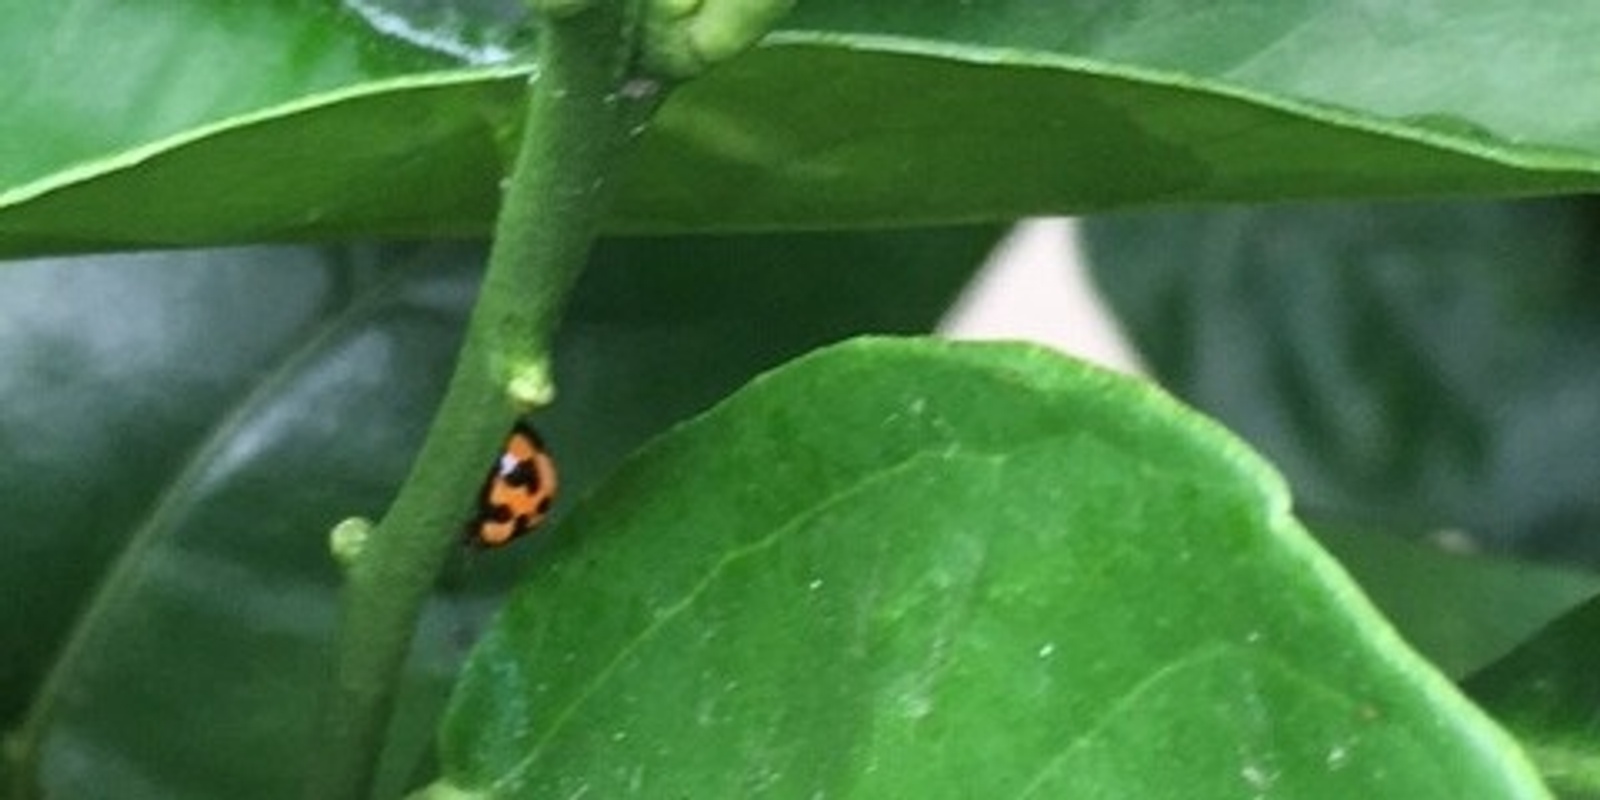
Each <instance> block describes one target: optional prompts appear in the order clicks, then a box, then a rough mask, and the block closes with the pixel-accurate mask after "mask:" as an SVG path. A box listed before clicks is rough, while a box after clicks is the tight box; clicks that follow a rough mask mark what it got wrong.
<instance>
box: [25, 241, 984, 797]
mask: <svg viewBox="0 0 1600 800" xmlns="http://www.w3.org/2000/svg"><path fill="white" fill-rule="evenodd" d="M993 237H994V232H993V231H988V230H965V231H925V232H907V233H899V234H872V235H833V236H804V237H746V238H741V239H728V240H718V239H703V240H693V239H691V240H677V241H673V242H657V241H646V240H635V241H628V242H621V243H608V244H606V245H604V246H602V247H601V248H600V251H599V253H598V254H597V256H596V264H595V266H594V267H593V268H592V270H591V273H590V278H589V279H588V280H587V281H585V283H584V284H583V285H582V287H580V290H579V292H578V295H577V297H576V298H575V300H574V303H573V309H572V317H573V324H572V326H571V327H570V328H569V330H568V331H567V333H566V336H565V339H564V342H563V349H562V353H563V355H562V358H561V359H560V363H559V369H560V372H561V376H562V384H561V386H562V399H561V402H560V403H559V404H558V406H557V408H556V409H555V410H554V411H553V412H552V413H550V414H548V415H546V416H545V417H543V418H542V420H541V426H542V427H544V428H545V429H546V433H547V434H548V436H549V438H550V439H551V441H552V442H553V443H554V444H555V445H556V447H557V448H558V456H560V457H561V462H562V466H563V473H564V481H563V483H564V484H565V485H566V486H567V487H569V489H568V491H569V494H570V496H574V497H575V496H578V495H580V494H581V493H582V492H583V491H584V489H585V487H586V486H587V485H588V484H590V483H592V482H593V481H594V480H595V479H596V478H597V477H598V476H599V475H600V474H602V473H603V472H605V471H606V470H608V469H609V468H610V465H611V464H612V463H614V462H615V461H616V460H617V459H619V458H620V457H621V456H622V455H623V453H625V452H626V451H627V450H629V449H631V448H632V447H634V446H635V445H636V444H637V442H639V441H641V440H642V439H644V438H645V437H647V436H648V435H650V434H652V433H654V432H655V431H657V430H659V429H660V428H662V427H664V426H665V425H666V424H668V423H670V422H671V421H673V420H675V419H677V418H679V417H681V416H683V415H685V414H687V413H690V412H692V411H695V410H698V409H700V408H702V407H704V406H705V405H707V404H709V403H710V402H711V401H712V400H714V399H715V398H716V397H718V396H720V395H721V394H722V393H723V392H725V391H727V390H728V389H729V388H731V387H732V386H733V385H736V384H737V383H739V382H742V381H743V380H745V379H746V378H747V377H748V376H749V375H750V374H752V373H753V372H754V371H756V370H759V369H761V368H764V367H766V366H770V365H772V364H774V363H776V362H777V361H779V360H781V359H783V358H786V357H789V356H792V355H794V354H795V353H798V352H800V351H801V350H803V349H806V348H809V347H812V346H815V345H817V344H820V343H822V342H825V341H830V340H833V339H836V338H838V337H841V336H844V335H847V334H849V333H852V332H855V331H860V330H886V331H914V330H926V329H927V328H928V327H929V326H931V325H932V324H933V322H934V321H935V320H936V319H937V318H938V316H939V314H940V313H941V312H942V311H943V309H944V307H945V306H946V304H947V302H948V298H949V297H950V296H951V295H953V294H954V293H955V292H956V291H957V290H958V288H959V286H960V285H961V284H962V283H963V282H964V280H965V278H966V276H967V275H968V274H969V273H970V271H971V269H972V267H973V265H974V264H975V263H976V262H977V260H978V258H979V256H980V255H981V253H982V252H983V251H984V250H985V249H986V247H987V246H988V244H989V243H990V242H991V241H992V239H993ZM481 258H482V252H481V250H480V249H479V248H476V247H470V248H455V249H448V248H436V247H435V248H421V249H418V248H398V247H392V248H370V247H362V248H348V249H335V250H312V249H304V248H300V249H291V248H276V249H251V250H235V251H220V252H191V253H182V254H157V255H150V256H117V257H107V258H90V259H71V260H68V259H62V260H53V261H37V262H28V263H15V264H9V265H6V266H5V268H4V269H0V332H3V333H4V335H3V336H0V399H3V400H4V402H3V403H0V477H3V479H4V480H0V507H3V508H4V509H5V521H4V540H3V544H0V547H3V557H0V587H3V589H4V593H5V596H6V597H7V598H10V602H7V603H5V604H3V605H0V637H3V639H0V651H3V652H4V653H5V654H6V656H5V658H4V659H0V720H3V724H4V725H5V726H6V727H8V728H10V727H12V726H15V725H16V724H17V723H18V722H20V718H21V714H22V713H23V711H24V707H25V705H26V704H27V703H28V701H29V699H30V697H31V696H33V695H34V694H35V693H36V692H38V691H40V682H41V680H42V679H43V676H44V671H45V670H46V669H47V667H48V664H49V663H50V661H51V659H52V656H53V654H54V653H55V652H56V651H57V650H58V648H60V647H61V646H62V643H63V641H64V637H65V636H66V635H67V633H68V630H69V627H70V625H71V624H72V623H73V621H74V620H75V619H78V618H79V617H81V615H82V614H83V613H84V610H85V609H86V608H88V607H89V605H88V604H89V603H90V602H91V600H92V598H95V597H96V593H97V592H99V593H102V595H103V596H100V597H99V599H98V601H97V604H96V605H94V606H93V607H94V608H95V609H96V612H95V616H94V618H93V619H91V620H89V621H88V623H87V624H89V625H91V626H92V627H91V628H87V629H86V630H89V631H92V633H85V634H82V635H81V640H80V641H79V642H78V643H77V645H76V647H78V648H79V649H80V651H81V653H80V655H81V656H82V661H81V662H80V663H83V664H85V665H87V666H86V669H85V671H84V672H82V673H78V674H74V675H71V676H68V677H66V678H63V679H62V682H60V683H58V684H57V685H54V686H52V689H51V691H53V692H57V693H59V703H58V705H57V712H58V715H57V717H56V720H55V721H56V724H55V725H54V726H53V727H52V728H51V729H50V733H49V737H48V739H47V740H46V741H47V746H46V749H45V751H44V762H43V766H44V769H45V778H46V784H47V786H48V787H49V788H50V789H51V790H52V791H54V792H57V793H59V795H60V796H99V795H100V794H102V792H103V789H104V787H107V786H116V787H118V793H117V796H119V797H159V798H183V797H207V798H209V797H222V796H226V797H240V798H243V797H263V798H279V797H285V796H293V795H294V794H295V792H296V786H297V781H298V777H299V773H300V771H301V768H302V766H303V764H304V763H305V762H304V760H305V759H306V758H308V757H311V758H314V757H315V754H314V753H310V752H309V751H308V744H309V740H308V734H309V725H310V722H311V719H312V718H313V713H314V704H315V702H316V699H317V693H318V690H319V688H320V686H321V684H322V682H323V680H324V679H325V668H326V665H325V663H324V659H325V657H326V648H327V639H328V636H329V635H330V634H331V632H332V631H331V626H332V615H333V601H334V590H335V588H336V586H337V576H336V575H335V574H334V571H333V568H332V566H331V564H330V563H329V561H328V558H327V555H326V546H325V537H326V532H327V530H328V528H329V526H330V525H332V524H333V523H334V522H336V521H338V520H339V519H341V518H342V517H344V516H347V515H351V514H364V515H369V516H375V515H377V514H379V513H381V511H382V510H383V508H384V506H385V505H386V503H387V501H388V499H389V497H390V494H391V493H392V491H393V488H394V486H395V484H396V482H397V481H398V480H399V479H400V477H401V475H402V474H403V473H404V471H405V469H406V468H407V466H408V464H409V460H410V458H411V456H412V454H413V453H414V451H415V446H416V444H417V440H418V437H419V436H420V434H421V431H422V429H423V427H424V426H425V424H426V422H427V419H428V417H429V415H430V413H431V410H432V407H433V405H434V403H435V402H436V401H437V397H438V394H439V392H440V390H441V388H442V381H443V379H444V377H445V375H446V373H447V372H448V370H449V368H450V362H451V359H452V356H453V352H454V348H455V344H456V339H457V336H458V331H459V327H460V324H461V320H462V318H463V314H464V312H465V310H466V306H467V304H468V303H469V301H470V300H471V298H472V294H473V287H474V283H475V280H476V277H475V276H476V273H477V265H478V264H479V263H480V261H481ZM845 287H848V288H849V290H850V291H849V292H848V293H847V294H844V295H840V294H838V293H837V290H839V289H841V288H845ZM730 298H742V299H744V300H749V301H752V302H732V301H731V300H730ZM779 322H781V324H778V323H779ZM756 330H759V331H760V332H761V335H752V333H751V331H756ZM642 343H648V344H651V345H653V346H645V344H642ZM470 503H471V499H470V498H465V499H464V500H463V518H464V519H465V516H466V515H467V513H468V507H469V506H470ZM441 535H455V532H448V531H447V532H441ZM537 550H538V547H537V546H532V547H520V548H513V549H511V550H510V551H506V552H502V553H496V554H495V556H496V557H495V558H477V559H465V560H464V562H463V564H461V565H459V566H457V567H455V568H454V569H453V570H452V572H451V574H450V575H449V583H450V585H451V587H452V588H451V590H450V591H447V592H444V593H442V594H441V595H440V597H439V598H438V599H437V601H436V602H435V604H434V605H433V607H432V608H431V609H430V611H429V613H428V616H427V617H426V618H425V620H424V623H423V627H422V630H421V632H420V634H419V639H418V642H417V646H416V651H415V655H414V659H413V663H412V665H411V668H410V671H409V672H408V674H407V676H406V681H407V684H406V693H405V696H404V702H403V707H402V709H401V719H400V721H399V722H398V723H397V724H396V725H395V727H394V729H393V738H392V742H391V750H390V753H389V757H388V758H387V759H386V767H385V770H386V774H385V778H384V786H385V790H386V792H387V793H388V794H391V795H392V794H395V793H398V792H399V791H400V790H401V789H402V788H403V787H404V786H405V785H406V784H407V783H408V782H409V781H410V780H411V779H412V778H413V777H414V775H415V770H416V769H417V762H418V759H419V757H420V756H421V754H423V753H424V752H426V750H427V748H428V746H429V743H430V741H431V739H432V731H433V725H434V717H435V715H436V714H437V712H438V708H439V706H440V705H441V703H442V701H443V698H444V693H445V691H446V689H447V686H448V684H449V682H450V680H451V679H452V678H453V675H454V670H455V666H456V663H457V661H458V659H459V657H460V655H461V653H462V651H463V648H464V647H465V645H466V644H467V643H468V642H470V641H471V639H472V638H473V635H474V634H473V631H474V630H475V628H476V627H477V625H478V624H479V622H480V620H481V618H482V617H483V616H484V614H485V613H486V612H487V611H488V610H490V609H492V608H493V606H494V605H495V604H496V599H497V597H498V594H499V592H501V591H502V590H503V587H505V586H506V585H507V583H508V581H509V579H510V577H511V576H512V575H513V574H514V573H515V572H516V570H517V569H518V568H519V565H521V564H522V563H524V561H525V560H526V559H527V558H528V557H529V556H530V555H531V554H533V553H536V551H537ZM111 565H117V570H118V571H117V572H114V573H113V572H108V569H109V567H110V566H111ZM113 574H114V575H120V576H121V577H120V578H117V579H115V580H112V579H110V578H108V577H107V576H108V575H113Z"/></svg>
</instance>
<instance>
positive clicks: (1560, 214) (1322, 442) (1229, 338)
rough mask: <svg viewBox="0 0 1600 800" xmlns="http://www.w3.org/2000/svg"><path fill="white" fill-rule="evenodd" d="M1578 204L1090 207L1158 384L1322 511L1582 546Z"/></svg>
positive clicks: (1586, 274)
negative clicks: (1140, 212)
mask: <svg viewBox="0 0 1600 800" xmlns="http://www.w3.org/2000/svg"><path fill="white" fill-rule="evenodd" d="M1594 223H1595V215H1594V206H1593V204H1592V203H1589V202H1587V201H1577V200H1573V201H1540V202H1523V203H1504V204H1501V203H1474V204H1459V205H1379V206H1336V207H1317V208H1298V209H1235V210H1229V211H1222V212H1216V213H1192V214H1168V215H1154V216H1147V217H1141V216H1127V217H1118V218H1108V219H1104V220H1096V221H1093V222H1091V223H1090V224H1089V225H1088V226H1087V228H1086V242H1087V244H1088V248H1089V253H1090V256H1091V260H1092V262H1093V267H1094V270H1095V276H1096V278H1097V280H1098V282H1099V283H1100V285H1101V287H1102V288H1103V289H1104V291H1105V294H1106V297H1107V298H1108V299H1109V300H1110V302H1111V304H1112V305H1113V306H1114V307H1115V308H1116V310H1117V312H1118V313H1119V315H1120V316H1121V318H1122V320H1123V324H1124V325H1125V326H1126V328H1127V330H1128V331H1129V332H1130V334H1131V335H1132V337H1133V339H1134V341H1135V342H1136V343H1137V345H1138V347H1139V348H1140V350H1141V352H1142V353H1143V354H1144V356H1145V358H1146V360H1147V362H1148V363H1149V364H1150V365H1151V366H1152V368H1153V369H1154V371H1155V373H1156V374H1157V375H1158V376H1159V378H1160V379H1161V381H1162V382H1163V383H1164V384H1165V385H1167V386H1169V387H1170V388H1171V389H1172V390H1173V391H1174V392H1175V393H1177V394H1178V395H1180V396H1182V397H1184V398H1186V399H1187V400H1189V401H1190V402H1192V403H1194V404H1195V405H1197V406H1199V407H1200V408H1201V409H1203V410H1205V411H1206V412H1207V413H1210V414H1213V415H1215V416H1216V417H1218V418H1219V419H1221V420H1222V421H1223V422H1225V423H1226V424H1228V425H1229V426H1230V427H1231V428H1233V429H1234V430H1236V431H1238V432H1239V433H1240V434H1241V435H1243V436H1244V437H1245V438H1246V439H1248V440H1250V441H1251V442H1252V443H1254V444H1255V445H1256V446H1258V447H1260V448H1261V449H1262V450H1263V451H1265V452H1266V453H1267V454H1268V455H1269V456H1270V457H1271V458H1272V459H1273V461H1274V462H1275V463H1276V464H1278V465H1279V466H1280V467H1281V468H1282V469H1283V470H1284V471H1285V473H1287V475H1288V477H1289V479H1290V482H1291V483H1292V484H1293V485H1294V486H1295V488H1296V492H1297V495H1298V497H1299V498H1300V500H1301V504H1302V507H1304V508H1307V509H1309V510H1310V513H1311V515H1312V516H1314V517H1318V518H1323V519H1328V520H1330V521H1333V522H1335V523H1336V524H1338V523H1339V522H1340V521H1341V520H1343V521H1349V520H1364V521H1369V522H1364V523H1363V526H1364V527H1369V528H1370V527H1379V528H1389V529H1392V530H1398V531H1406V532H1411V531H1422V532H1432V531H1439V530H1448V531H1450V533H1449V534H1448V536H1449V538H1452V539H1457V540H1464V541H1467V542H1469V543H1472V544H1473V545H1474V546H1477V547H1480V548H1484V549H1489V550H1505V549H1507V548H1514V549H1516V550H1518V551H1520V552H1522V553H1526V554H1532V555H1537V556H1540V557H1544V558H1562V559H1569V560H1575V561H1580V562H1583V563H1588V564H1595V563H1600V536H1597V535H1596V532H1597V531H1600V491H1597V490H1596V489H1597V487H1600V459H1596V458H1595V453H1596V452H1600V404H1597V403H1595V402H1594V398H1595V397H1597V396H1600V325H1597V317H1596V309H1597V308H1600V306H1597V301H1600V283H1597V282H1596V281H1595V278H1594V276H1595V274H1596V272H1595V268H1596V266H1597V263H1596V258H1595V255H1596V253H1597V249H1596V247H1597V243H1600V239H1597V238H1596V235H1595V224H1594Z"/></svg>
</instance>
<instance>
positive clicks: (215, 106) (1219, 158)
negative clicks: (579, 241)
mask: <svg viewBox="0 0 1600 800" xmlns="http://www.w3.org/2000/svg"><path fill="white" fill-rule="evenodd" d="M370 5H372V4H371V3H370V2H363V3H354V2H351V3H346V4H345V5H344V6H329V5H322V4H311V3H304V2H290V0H284V2H279V3H258V4H249V5H248V10H241V9H243V8H244V7H240V8H235V7H234V6H232V5H228V4H222V5H218V4H215V3H210V4H208V3H201V2H198V0H186V2H180V3H177V4H176V5H174V6H173V7H172V8H169V7H167V6H162V7H161V8H160V9H154V8H146V7H144V6H129V5H128V4H125V3H115V2H109V0H74V2H69V3H58V4H38V3H32V2H29V0H0V10H3V11H4V12H5V13H6V19H7V25H6V30H5V32H4V33H0V60H3V61H4V63H6V64H8V65H11V71H10V73H9V77H8V78H7V79H6V80H7V81H8V83H7V84H5V85H7V86H10V87H13V88H14V91H12V92H11V93H10V94H8V95H7V96H8V97H10V98H13V103H12V105H11V106H10V107H9V108H8V114H7V120H8V121H7V122H6V123H4V126H5V127H0V134H5V135H0V141H3V142H7V146H6V148H5V149H4V150H0V252H9V253H23V252H38V251H43V250H62V249H82V248H94V247H102V248H103V247H112V246H126V245H143V246H148V245H156V244H163V243H196V242H216V241H238V240H241V239H251V240H256V239H263V238H279V239H282V238H305V237H328V236H348V235H351V234H353V233H369V234H370V233H383V234H404V233H409V234H437V233H455V234H468V233H476V232H482V231H484V230H486V228H487V220H488V219H489V218H490V216H491V215H492V213H493V209H494V207H495V203H496V198H497V191H496V187H497V184H498V178H499V175H500V173H501V172H502V170H503V167H504V164H505V161H506V153H505V146H504V143H505V142H506V141H508V138H507V137H508V136H510V135H511V134H512V133H513V132H514V131H513V130H512V129H513V128H514V124H515V120H517V119H518V118H519V116H520V115H519V113H518V105H519V96H520V92H521V87H522V86H523V84H524V83H525V74H524V73H523V71H522V69H521V68H518V67H515V66H507V65H505V64H501V65H499V66H481V65H479V66H470V67H469V66H465V65H460V64H459V62H448V63H454V64H455V66H453V67H452V68H451V69H444V66H445V65H446V63H447V62H446V61H445V60H444V59H443V57H442V56H441V55H440V54H439V53H436V52H426V51H424V50H422V49H420V48H418V47H417V46H416V43H417V42H422V41H426V40H428V39H429V37H428V36H420V37H419V36H413V37H411V39H410V41H409V42H407V41H402V40H401V39H399V38H395V37H392V36H380V35H376V34H375V33H374V32H373V31H371V30H368V29H365V28H364V24H365V22H366V20H364V19H363V18H362V17H361V16H360V15H358V14H356V13H354V12H353V11H351V9H352V8H366V7H369V6H370ZM785 25H786V30H784V31H782V32H781V33H780V34H779V35H777V36H774V37H772V38H770V39H769V40H768V41H767V42H766V44H765V45H763V46H762V47H761V48H759V49H758V50H757V51H755V52H753V53H751V54H749V55H747V56H746V57H743V58H740V59H737V60H736V61H735V62H733V63H730V64H728V65H727V66H726V67H724V68H722V69H719V70H716V71H714V72H713V73H712V74H711V75H709V76H708V77H707V78H705V79H704V80H701V81H697V82H695V83H693V84H692V85H690V86H688V87H686V88H685V89H684V90H683V91H681V92H680V93H678V94H677V95H676V96H675V97H674V98H673V99H672V100H671V101H670V102H669V103H668V104H667V105H666V107H665V108H664V109H663V110H662V114H661V116H660V118H659V120H658V122H657V124H656V125H654V126H653V127H652V129H651V130H650V131H649V132H648V133H647V134H646V135H645V136H644V137H643V138H642V139H641V140H640V148H639V153H638V154H637V158H636V159H635V160H634V163H633V165H632V170H631V172H630V174H629V175H628V177H627V179H626V180H625V181H624V184H625V186H624V191H623V192H622V195H621V197H620V205H619V210H618V213H617V215H616V219H615V220H614V227H615V228H616V229H617V230H631V231H646V230H653V231H684V230H689V231H693V230H706V229H708V228H722V229H727V228H773V227H784V226H816V225H851V226H859V225H865V224H872V223H880V222H888V223H896V224H906V223H917V222H922V223H926V222H930V221H949V220H971V219H996V218H1010V217H1012V216H1015V215H1019V214H1025V213H1035V212H1040V211H1063V210H1082V209H1099V208H1110V207H1123V206H1130V205H1144V204H1150V203H1156V202H1165V203H1171V202H1192V201H1203V200H1219V199H1256V200H1262V199H1281V198H1295V197H1329V196H1352V195H1393V194H1401V195H1407V196H1414V195H1418V194H1424V193H1439V192H1552V191H1573V190H1578V189H1585V188H1594V187H1595V186H1597V185H1600V177H1597V176H1600V171H1597V168H1600V160H1597V158H1596V156H1597V153H1596V150H1595V146H1594V142H1595V141H1596V137H1595V131H1596V130H1600V103H1593V102H1587V101H1586V99H1585V97H1584V96H1583V95H1582V94H1581V93H1578V94H1574V93H1573V92H1572V91H1571V87H1572V86H1581V85H1585V82H1586V81H1587V79H1588V77H1590V73H1591V72H1592V60H1591V57H1590V56H1591V50H1592V47H1591V43H1592V41H1593V39H1594V34H1595V32H1596V30H1597V29H1600V2H1596V1H1595V0H1583V1H1582V2H1579V3H1576V4H1573V3H1568V4H1564V5H1563V6H1562V9H1561V10H1560V12H1559V13H1557V12H1551V11H1541V12H1537V13H1534V12H1527V11H1526V9H1523V8H1522V7H1521V6H1517V7H1516V9H1514V10H1510V9H1508V8H1507V6H1506V3H1505V0H1454V2H1452V3H1451V4H1450V6H1449V8H1430V9H1427V10H1418V9H1417V8H1416V7H1415V6H1414V4H1409V3H1401V2H1392V3H1388V4H1374V3H1371V2H1365V1H1361V2H1358V1H1357V0H1340V2H1336V3H1324V4H1318V5H1317V6H1316V7H1314V8H1313V7H1309V6H1303V5H1292V4H1291V5H1278V6H1274V7H1271V8H1265V7H1263V6H1262V5H1261V4H1260V3H1259V2H1255V0H1226V2H1221V3H1213V4H1210V5H1208V6H1207V9H1206V12H1205V13H1204V14H1194V13H1175V12H1174V11H1173V9H1172V8H1171V2H1170V0H1136V1H1134V2H1117V3H1073V4H1063V3H1058V2H1053V0H995V2H989V3H984V4H980V5H974V4H971V3H968V2H965V0H922V2H903V3H894V4H884V3H873V4H863V3H859V2H856V1H855V0H809V1H808V2H806V3H802V4H800V6H799V9H798V11H797V13H796V14H795V16H793V17H792V18H791V19H790V20H788V21H787V22H786V23H785ZM425 33H426V31H425ZM507 38H508V40H513V39H514V38H515V37H514V35H512V34H507ZM41 42H49V43H50V47H41V46H40V44H39V43H41ZM445 49H451V48H445ZM62 54H68V55H65V56H63V55H62ZM1532 54H1536V56H1537V57H1533V56H1532ZM197 198H199V199H197ZM202 199H203V200H204V202H201V200H202Z"/></svg>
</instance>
